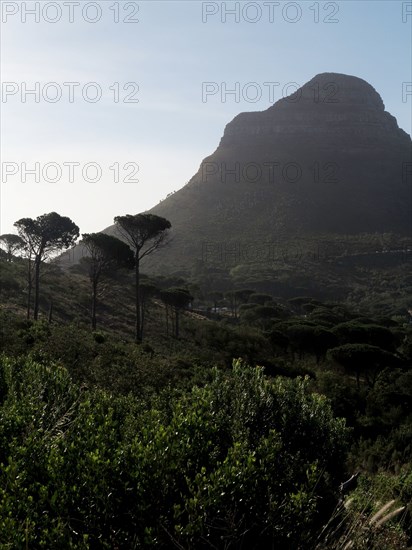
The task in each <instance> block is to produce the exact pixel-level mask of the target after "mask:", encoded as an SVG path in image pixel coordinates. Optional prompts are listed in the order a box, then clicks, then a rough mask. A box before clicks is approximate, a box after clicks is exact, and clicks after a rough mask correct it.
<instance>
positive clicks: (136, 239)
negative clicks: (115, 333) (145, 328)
mask: <svg viewBox="0 0 412 550" xmlns="http://www.w3.org/2000/svg"><path fill="white" fill-rule="evenodd" d="M114 222H115V224H116V226H117V229H118V231H119V234H120V235H121V236H122V237H123V238H124V239H125V241H126V242H127V243H128V244H129V246H130V248H131V249H132V250H133V252H134V263H135V287H136V299H135V302H136V328H135V341H136V343H140V342H141V341H142V328H141V324H142V323H141V318H142V311H141V300H140V262H141V260H142V259H143V258H144V257H145V256H148V255H149V254H152V253H153V252H154V251H155V250H157V249H158V248H159V247H160V246H161V245H163V244H165V242H166V237H167V236H168V230H169V229H170V228H171V224H170V222H169V221H168V220H166V219H165V218H161V217H160V216H155V215H154V214H136V215H134V216H132V215H131V214H127V215H126V216H117V217H116V218H115V219H114Z"/></svg>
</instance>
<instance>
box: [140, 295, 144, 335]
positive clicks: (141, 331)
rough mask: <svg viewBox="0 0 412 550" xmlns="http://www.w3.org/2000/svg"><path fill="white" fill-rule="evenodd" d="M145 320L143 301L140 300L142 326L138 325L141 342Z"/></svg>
mask: <svg viewBox="0 0 412 550" xmlns="http://www.w3.org/2000/svg"><path fill="white" fill-rule="evenodd" d="M144 321H145V301H144V300H142V326H141V327H140V341H141V342H143V331H144Z"/></svg>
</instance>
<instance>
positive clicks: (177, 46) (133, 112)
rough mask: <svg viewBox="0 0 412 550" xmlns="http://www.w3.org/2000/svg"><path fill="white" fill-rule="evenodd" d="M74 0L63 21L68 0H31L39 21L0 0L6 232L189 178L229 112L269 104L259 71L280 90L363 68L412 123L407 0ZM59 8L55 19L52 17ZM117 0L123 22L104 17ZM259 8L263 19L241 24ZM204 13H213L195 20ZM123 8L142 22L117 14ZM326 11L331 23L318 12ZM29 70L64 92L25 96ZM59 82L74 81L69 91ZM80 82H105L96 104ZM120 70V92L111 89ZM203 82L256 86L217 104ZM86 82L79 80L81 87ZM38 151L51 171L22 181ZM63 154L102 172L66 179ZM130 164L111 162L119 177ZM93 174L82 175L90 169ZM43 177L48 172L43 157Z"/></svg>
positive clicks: (139, 200)
mask: <svg viewBox="0 0 412 550" xmlns="http://www.w3.org/2000/svg"><path fill="white" fill-rule="evenodd" d="M77 3H78V4H81V5H80V6H76V5H74V4H76V2H74V3H73V2H69V4H70V5H71V6H72V9H73V10H74V11H73V14H74V15H73V19H74V20H73V22H72V23H71V22H70V21H69V16H70V11H69V7H68V5H67V4H68V2H40V3H39V10H40V11H39V19H40V21H39V22H36V21H35V20H34V16H32V15H29V14H27V16H26V17H27V20H26V21H25V22H24V21H23V20H22V19H23V11H24V4H25V6H26V8H27V9H30V8H31V9H33V8H35V2H31V1H26V2H5V1H4V0H2V2H1V4H2V10H3V12H2V16H3V22H2V29H1V30H2V37H1V77H2V81H3V86H4V83H15V84H8V88H7V90H8V91H11V90H12V88H13V91H16V90H17V92H16V93H15V94H14V95H11V94H10V95H7V96H5V95H4V93H3V96H2V100H3V102H2V103H1V111H2V113H1V114H2V123H1V138H2V140H1V141H2V147H1V153H2V158H1V161H2V166H3V178H2V183H1V199H2V200H1V220H0V221H1V226H0V231H1V232H2V233H4V232H10V231H12V230H13V222H14V221H15V220H17V219H19V218H21V217H26V216H30V217H34V216H38V215H40V214H43V213H45V212H50V211H52V210H54V211H57V212H59V213H60V214H62V215H67V216H70V217H71V218H72V219H73V220H74V221H75V222H76V223H77V224H78V225H79V226H80V229H81V231H82V232H90V231H98V230H100V229H102V228H104V227H106V226H108V225H110V224H111V223H112V221H113V217H114V216H116V215H121V214H126V213H138V212H141V211H144V210H146V209H149V208H151V207H152V206H154V205H155V204H157V203H158V202H159V200H160V199H162V198H164V197H165V196H166V195H167V194H168V193H170V192H171V191H173V190H177V189H179V188H181V187H182V186H183V185H184V184H185V183H186V182H187V181H188V180H189V179H190V178H191V176H192V175H193V174H194V173H195V172H196V171H197V169H198V167H199V164H200V162H201V161H202V159H203V158H204V157H206V156H208V155H209V154H211V153H212V152H213V151H214V150H215V148H216V147H217V145H218V143H219V140H220V138H221V136H222V134H223V130H224V127H225V125H226V124H227V123H228V122H230V120H231V119H232V118H233V117H234V116H235V115H236V114H238V113H239V112H242V111H255V110H264V109H267V108H268V107H269V106H270V104H271V103H270V101H269V100H270V98H269V92H268V87H265V86H264V85H263V83H264V82H279V83H280V85H279V86H278V87H276V88H275V96H274V99H275V101H276V100H278V99H280V98H281V97H282V88H283V87H284V86H285V85H287V84H288V83H289V82H296V83H298V84H299V85H303V84H304V83H305V82H307V81H308V80H310V79H311V78H313V77H314V76H315V75H316V74H318V73H322V72H339V73H346V74H352V75H355V76H358V77H361V78H363V79H365V80H367V81H368V82H369V83H370V84H372V85H373V86H374V87H375V88H376V90H377V91H378V92H379V93H380V95H381V96H382V98H383V101H384V103H385V107H386V110H388V111H389V112H390V113H392V114H393V115H394V116H395V117H396V118H397V120H398V124H399V126H400V127H401V128H403V129H404V130H405V131H407V132H408V133H409V134H410V133H411V105H412V96H407V97H406V101H405V102H403V101H402V83H404V82H405V83H407V82H411V81H412V76H411V26H412V25H411V24H412V4H411V2H397V1H393V0H391V1H373V0H368V1H365V2H362V1H356V2H355V1H353V2H352V1H344V2H313V1H312V0H311V1H301V2H272V3H271V5H272V8H270V6H269V5H268V3H267V2H201V1H190V0H187V1H182V2H176V1H172V0H169V1H166V2H162V1H146V2H115V1H114V0H109V1H100V2H95V3H94V4H97V7H98V9H99V10H100V12H101V13H100V15H101V19H100V21H98V22H96V23H90V22H87V21H86V20H85V19H84V16H83V15H82V13H81V10H82V9H84V7H85V5H86V4H87V5H90V6H89V7H88V8H87V11H86V15H85V17H87V18H89V19H93V18H94V17H95V14H97V13H98V12H97V11H96V7H93V5H92V4H93V3H91V2H87V1H85V0H80V1H79V2H77ZM236 5H238V6H239V8H238V9H239V19H240V20H239V22H236V21H235V18H234V17H235V16H234V15H229V14H228V15H227V21H226V22H224V13H223V11H224V8H225V6H226V9H230V8H232V9H233V8H235V9H237V8H236ZM56 6H57V7H56ZM245 6H248V7H247V11H245ZM137 8H138V12H137ZM58 9H60V14H61V19H60V21H58V22H56V23H51V22H49V21H50V20H51V19H53V18H55V17H57V15H58V14H59V12H58ZM116 9H118V15H119V23H115V22H114V17H115V10H116ZM269 9H273V12H272V15H273V21H270V18H269V15H270V12H269ZM317 9H318V11H319V22H318V23H316V22H315V16H316V10H317ZM259 10H260V12H261V18H260V20H259V21H257V22H255V23H252V22H250V20H251V19H252V18H254V17H255V15H256V14H258V12H259ZM14 11H16V13H13V12H14ZM205 11H208V12H213V11H216V12H217V13H215V14H214V15H209V16H208V17H207V20H206V22H203V21H202V18H203V19H205ZM403 11H404V18H405V20H406V22H403V20H402V19H403V17H402V12H403ZM409 11H410V12H411V15H409V16H408V15H407V13H406V12H409ZM202 12H203V14H202ZM405 13H406V14H405ZM128 14H129V16H130V17H132V18H134V19H136V18H137V19H138V20H139V22H138V23H125V22H123V19H124V18H125V17H126V16H127V15H128ZM299 17H300V19H299V20H298V21H296V22H295V23H293V22H291V21H292V20H293V19H294V18H296V19H298V18H299ZM328 18H329V19H336V20H337V22H335V23H327V22H326V21H325V19H328ZM47 19H49V21H48V20H47ZM248 19H249V20H248ZM287 19H289V21H288V20H287ZM35 82H39V83H40V90H41V93H42V92H43V91H44V90H46V93H47V92H49V93H50V96H49V97H52V93H53V88H51V87H48V88H47V87H46V88H45V86H46V85H47V83H49V82H56V83H57V84H58V85H59V87H60V89H61V90H62V94H63V95H62V98H61V99H60V101H58V102H56V103H50V102H47V101H45V100H44V99H43V98H42V96H40V102H39V103H36V102H35V101H34V98H33V96H30V95H28V96H26V100H27V101H26V103H23V102H22V99H21V97H22V96H21V93H22V87H23V83H26V85H27V88H32V87H33V86H34V83H35ZM64 82H79V83H80V86H77V87H75V88H74V102H73V103H70V102H69V92H68V87H67V86H64V85H63V83H64ZM90 82H96V83H97V84H98V86H99V87H100V89H101V90H102V98H101V100H100V101H98V102H96V103H89V102H87V101H85V100H84V99H83V97H82V93H81V90H82V88H83V86H84V85H85V84H87V83H90ZM116 82H118V83H119V94H120V95H119V98H120V101H119V102H118V103H116V102H114V100H113V99H114V89H112V90H111V89H110V87H113V84H114V83H116ZM129 82H134V83H136V84H137V85H138V86H139V90H138V91H137V92H135V94H134V96H133V97H135V98H137V99H138V100H139V102H138V103H124V102H123V99H124V98H125V96H126V94H127V93H130V92H133V91H134V88H133V87H129V88H128V90H127V91H124V90H123V89H122V87H123V85H124V84H126V83H129ZM203 82H215V83H216V86H218V87H219V90H221V85H222V83H223V82H225V83H226V85H227V88H233V87H234V85H235V83H236V82H239V84H240V87H241V88H243V87H244V86H245V85H247V84H248V83H250V82H256V83H257V84H258V85H259V86H260V89H261V91H262V97H261V98H260V100H259V101H257V102H253V103H252V102H248V101H246V100H245V99H244V98H243V97H242V95H241V96H240V101H239V102H236V101H235V98H234V97H233V96H227V101H226V102H224V103H223V102H222V100H221V95H220V94H216V95H214V96H209V97H207V101H206V102H204V101H202V83H203ZM93 90H94V88H93V87H90V88H89V91H90V94H92V92H93ZM3 91H4V89H3ZM292 91H293V90H292ZM5 162H7V163H16V164H15V165H8V167H9V168H8V169H9V170H14V167H15V166H17V168H18V173H16V174H14V175H12V174H11V175H9V176H8V177H7V178H5V174H4V163H5ZM35 162H38V163H40V168H41V169H42V168H43V167H44V165H47V163H49V162H56V163H58V164H59V165H60V166H62V177H61V180H60V181H58V182H56V183H51V182H50V181H49V182H48V181H44V179H43V178H42V177H41V176H40V182H38V183H37V182H35V181H34V177H33V176H29V175H28V176H27V181H26V183H23V182H21V168H22V163H26V165H27V167H28V168H31V167H33V165H34V163H35ZM64 162H66V163H67V162H78V163H80V169H81V168H82V167H83V166H84V165H85V164H87V163H90V162H95V163H98V164H99V165H100V166H101V170H102V177H101V180H100V181H99V182H96V183H91V182H88V181H87V180H86V179H85V178H84V177H83V176H82V174H81V171H80V169H79V168H78V167H75V170H76V171H75V179H74V181H73V182H70V181H69V177H68V175H69V174H68V168H66V167H65V166H64V165H63V163H64ZM126 162H130V163H135V165H138V167H139V172H138V174H137V175H136V177H137V178H138V180H139V181H138V182H133V181H129V182H125V181H119V182H116V181H114V169H112V170H110V168H109V167H110V166H113V165H114V164H115V163H119V167H120V168H121V167H122V166H123V165H124V164H125V163H126ZM132 169H133V166H132V168H130V169H128V170H126V171H123V170H120V179H121V180H122V179H124V176H125V175H126V174H127V173H130V171H131V170H132ZM92 172H93V169H91V170H90V172H88V173H87V174H88V177H89V179H92V177H93V173H92ZM47 175H48V179H49V180H50V179H53V175H54V172H53V168H50V172H48V173H47ZM5 179H7V181H5Z"/></svg>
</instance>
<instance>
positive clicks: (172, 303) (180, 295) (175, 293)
mask: <svg viewBox="0 0 412 550" xmlns="http://www.w3.org/2000/svg"><path fill="white" fill-rule="evenodd" d="M160 299H161V300H162V302H163V303H164V304H165V306H166V319H167V317H168V309H167V308H168V307H170V308H171V310H172V312H173V315H172V320H173V321H174V329H175V330H174V332H175V337H176V338H179V316H180V312H181V311H182V310H183V309H185V308H186V307H187V306H188V305H189V303H190V302H191V301H192V300H193V296H192V295H191V294H190V292H189V291H188V290H186V289H185V288H169V289H166V290H161V291H160Z"/></svg>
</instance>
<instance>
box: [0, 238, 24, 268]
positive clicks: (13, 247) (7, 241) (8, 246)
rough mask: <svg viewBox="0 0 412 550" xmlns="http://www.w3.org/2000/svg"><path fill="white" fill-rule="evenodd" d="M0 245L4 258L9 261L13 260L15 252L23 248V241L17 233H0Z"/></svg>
mask: <svg viewBox="0 0 412 550" xmlns="http://www.w3.org/2000/svg"><path fill="white" fill-rule="evenodd" d="M0 246H1V247H2V248H3V249H4V251H5V253H6V256H5V257H6V260H7V261H8V262H11V261H13V257H14V255H15V254H16V252H19V251H20V250H22V249H23V248H24V241H23V239H22V238H21V237H20V236H19V235H13V234H12V233H6V234H4V235H0Z"/></svg>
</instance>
